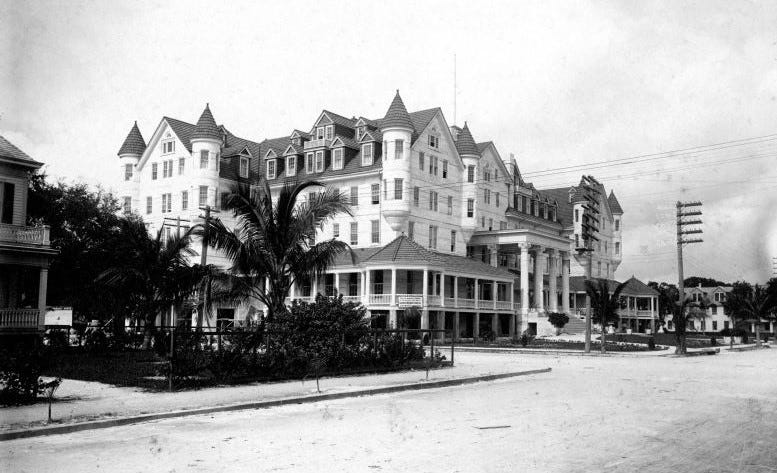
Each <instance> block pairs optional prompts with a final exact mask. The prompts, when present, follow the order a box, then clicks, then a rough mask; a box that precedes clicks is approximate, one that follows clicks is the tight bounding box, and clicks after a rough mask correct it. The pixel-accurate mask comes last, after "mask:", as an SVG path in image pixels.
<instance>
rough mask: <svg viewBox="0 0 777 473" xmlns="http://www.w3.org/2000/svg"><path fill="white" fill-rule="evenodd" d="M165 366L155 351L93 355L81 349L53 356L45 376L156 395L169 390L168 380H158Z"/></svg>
mask: <svg viewBox="0 0 777 473" xmlns="http://www.w3.org/2000/svg"><path fill="white" fill-rule="evenodd" d="M163 363H165V362H164V361H163V360H162V359H161V358H159V357H157V355H156V354H155V353H154V352H153V351H144V350H128V351H121V352H111V353H107V354H92V353H87V352H86V351H84V350H81V349H66V350H61V351H58V352H57V353H56V354H55V355H54V356H52V359H51V363H50V365H49V366H48V367H47V368H46V369H45V370H44V375H45V376H60V377H62V378H69V379H79V380H82V381H97V382H100V383H107V384H113V385H116V386H132V387H140V388H144V389H149V390H153V391H157V390H163V389H167V380H166V379H163V378H159V377H156V376H157V375H158V374H159V371H160V368H161V367H162V366H161V365H162V364H163Z"/></svg>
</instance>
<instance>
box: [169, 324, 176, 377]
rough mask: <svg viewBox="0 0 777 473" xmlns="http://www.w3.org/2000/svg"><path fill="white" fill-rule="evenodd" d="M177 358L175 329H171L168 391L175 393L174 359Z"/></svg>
mask: <svg viewBox="0 0 777 473" xmlns="http://www.w3.org/2000/svg"><path fill="white" fill-rule="evenodd" d="M174 357H175V328H172V329H170V376H169V379H168V389H169V390H170V392H172V391H173V358H174Z"/></svg>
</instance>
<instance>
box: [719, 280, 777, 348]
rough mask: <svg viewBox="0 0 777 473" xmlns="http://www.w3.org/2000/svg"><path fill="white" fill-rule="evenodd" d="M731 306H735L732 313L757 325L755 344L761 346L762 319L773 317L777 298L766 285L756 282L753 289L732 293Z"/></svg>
mask: <svg viewBox="0 0 777 473" xmlns="http://www.w3.org/2000/svg"><path fill="white" fill-rule="evenodd" d="M728 302H729V304H730V307H732V308H734V310H733V312H732V315H733V316H734V317H736V318H738V319H742V320H745V321H748V322H752V323H753V324H754V325H755V345H756V347H759V348H760V347H761V320H762V319H768V318H770V317H771V314H772V311H773V310H774V308H775V306H776V305H777V300H775V298H774V297H773V296H772V295H771V294H769V293H768V292H767V290H766V288H765V287H763V286H761V285H758V284H756V285H755V286H753V290H752V291H748V292H747V293H744V294H731V295H730V296H729V301H728Z"/></svg>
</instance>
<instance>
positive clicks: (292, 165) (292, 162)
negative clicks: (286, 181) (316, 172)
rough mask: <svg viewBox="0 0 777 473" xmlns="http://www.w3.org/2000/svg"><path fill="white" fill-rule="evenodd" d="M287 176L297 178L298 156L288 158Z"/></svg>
mask: <svg viewBox="0 0 777 473" xmlns="http://www.w3.org/2000/svg"><path fill="white" fill-rule="evenodd" d="M286 175H287V176H296V175H297V157H296V156H286Z"/></svg>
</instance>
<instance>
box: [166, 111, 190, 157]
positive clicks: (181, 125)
mask: <svg viewBox="0 0 777 473" xmlns="http://www.w3.org/2000/svg"><path fill="white" fill-rule="evenodd" d="M164 120H165V121H167V124H168V125H170V128H172V129H173V133H175V135H176V136H177V137H178V139H179V140H181V142H182V143H183V145H184V146H186V149H187V150H189V152H190V153H191V152H192V135H193V134H194V130H195V129H196V128H197V127H196V125H192V124H191V123H186V122H185V121H183V120H178V119H175V118H170V117H164Z"/></svg>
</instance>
